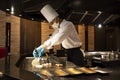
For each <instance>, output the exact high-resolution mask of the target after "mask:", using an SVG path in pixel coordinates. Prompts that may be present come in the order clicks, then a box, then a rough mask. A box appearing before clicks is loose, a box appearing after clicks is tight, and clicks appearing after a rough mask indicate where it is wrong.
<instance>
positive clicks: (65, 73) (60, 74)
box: [54, 69, 69, 76]
mask: <svg viewBox="0 0 120 80" xmlns="http://www.w3.org/2000/svg"><path fill="white" fill-rule="evenodd" d="M54 73H55V74H57V75H58V76H67V75H69V74H68V73H67V72H65V71H63V70H62V69H56V70H55V71H54Z"/></svg>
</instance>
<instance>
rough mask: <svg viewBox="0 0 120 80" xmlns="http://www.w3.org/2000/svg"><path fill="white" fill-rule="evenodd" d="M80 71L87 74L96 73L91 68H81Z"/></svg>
mask: <svg viewBox="0 0 120 80" xmlns="http://www.w3.org/2000/svg"><path fill="white" fill-rule="evenodd" d="M78 69H79V70H81V71H82V72H85V73H96V71H94V70H92V69H89V68H86V67H81V68H78Z"/></svg>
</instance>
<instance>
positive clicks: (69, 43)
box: [33, 4, 84, 66]
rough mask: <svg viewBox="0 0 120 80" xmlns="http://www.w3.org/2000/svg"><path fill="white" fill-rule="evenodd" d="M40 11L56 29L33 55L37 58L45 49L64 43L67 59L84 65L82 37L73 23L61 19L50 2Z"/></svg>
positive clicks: (78, 64)
mask: <svg viewBox="0 0 120 80" xmlns="http://www.w3.org/2000/svg"><path fill="white" fill-rule="evenodd" d="M40 12H41V14H42V15H43V16H44V17H45V18H46V19H47V21H48V22H49V25H50V26H51V27H52V28H53V29H54V30H55V31H54V32H53V34H52V37H50V38H49V39H48V40H47V41H45V42H44V43H43V44H41V45H40V46H39V47H37V48H36V49H35V50H34V51H33V56H34V57H35V58H37V57H41V56H42V54H44V51H45V49H50V48H51V47H52V46H54V45H57V44H62V47H63V48H64V49H65V52H66V54H67V60H68V61H71V62H73V63H74V64H75V65H77V66H84V57H83V54H82V52H81V50H80V47H81V42H80V38H79V36H78V34H77V31H76V29H75V26H74V25H73V23H72V22H70V21H67V20H65V19H63V20H61V19H60V18H59V17H58V16H59V14H58V13H57V12H56V11H55V10H54V9H53V8H52V6H51V5H49V4H47V5H45V6H44V7H43V8H42V9H41V10H40Z"/></svg>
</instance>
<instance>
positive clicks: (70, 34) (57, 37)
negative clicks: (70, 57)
mask: <svg viewBox="0 0 120 80" xmlns="http://www.w3.org/2000/svg"><path fill="white" fill-rule="evenodd" d="M44 44H45V45H47V46H48V47H47V48H48V49H50V48H51V47H52V46H54V45H57V44H62V46H63V47H64V48H65V49H70V48H76V47H80V46H81V42H80V38H79V36H78V34H77V31H76V29H75V27H74V25H73V23H72V22H70V21H66V20H65V19H63V21H62V22H61V24H60V28H58V29H56V30H55V31H54V32H53V34H52V36H51V38H49V39H48V40H47V41H45V42H44Z"/></svg>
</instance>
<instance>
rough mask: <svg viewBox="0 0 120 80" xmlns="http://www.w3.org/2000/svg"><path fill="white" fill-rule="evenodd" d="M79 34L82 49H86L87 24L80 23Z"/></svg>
mask: <svg viewBox="0 0 120 80" xmlns="http://www.w3.org/2000/svg"><path fill="white" fill-rule="evenodd" d="M78 35H79V37H80V40H81V42H82V49H84V50H85V26H84V25H78Z"/></svg>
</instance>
